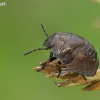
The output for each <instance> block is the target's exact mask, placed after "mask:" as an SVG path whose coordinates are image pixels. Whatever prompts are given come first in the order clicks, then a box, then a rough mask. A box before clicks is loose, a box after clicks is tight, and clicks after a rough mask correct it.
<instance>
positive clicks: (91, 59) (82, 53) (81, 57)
mask: <svg viewBox="0 0 100 100" xmlns="http://www.w3.org/2000/svg"><path fill="white" fill-rule="evenodd" d="M43 45H44V46H46V47H48V48H50V49H51V52H52V53H53V54H54V56H55V57H56V58H58V59H60V60H61V61H62V62H63V63H64V64H65V65H66V66H67V67H68V68H69V70H70V71H73V72H75V73H78V74H80V75H82V76H94V75H95V74H96V71H97V68H98V65H99V61H98V58H97V52H96V51H95V49H94V47H93V46H92V45H91V44H90V43H89V42H88V41H87V40H86V39H84V38H82V37H80V36H78V35H76V34H71V33H66V32H58V33H55V34H53V35H52V36H49V37H48V38H47V39H46V40H45V41H44V44H43Z"/></svg>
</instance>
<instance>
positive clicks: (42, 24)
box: [40, 23, 49, 37]
mask: <svg viewBox="0 0 100 100" xmlns="http://www.w3.org/2000/svg"><path fill="white" fill-rule="evenodd" d="M40 24H41V27H42V29H43V31H44V33H45V35H46V36H47V37H49V36H48V34H47V32H46V30H45V28H44V25H43V24H42V23H40Z"/></svg>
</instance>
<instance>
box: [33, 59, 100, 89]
mask: <svg viewBox="0 0 100 100" xmlns="http://www.w3.org/2000/svg"><path fill="white" fill-rule="evenodd" d="M56 63H57V62H55V61H53V62H47V61H43V62H41V63H40V65H39V66H38V67H36V68H33V69H34V70H36V71H38V70H40V69H41V67H43V66H45V67H44V69H42V70H41V72H42V73H45V74H47V76H46V77H48V78H55V79H61V80H65V82H63V83H58V82H55V84H56V85H57V87H67V86H81V85H86V86H85V87H84V88H83V89H81V90H80V91H93V90H100V69H98V70H97V73H96V75H95V76H93V77H86V80H84V78H83V77H82V76H81V75H78V74H76V73H74V72H71V71H69V70H68V69H67V67H66V66H65V65H64V64H63V63H61V64H60V67H61V70H62V72H61V74H60V77H59V78H57V75H58V70H57V67H56Z"/></svg>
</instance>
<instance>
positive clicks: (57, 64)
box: [56, 61, 61, 78]
mask: <svg viewBox="0 0 100 100" xmlns="http://www.w3.org/2000/svg"><path fill="white" fill-rule="evenodd" d="M60 64H61V62H60V61H58V62H57V63H56V66H57V69H58V72H59V73H58V75H57V78H59V76H60V74H61V68H60Z"/></svg>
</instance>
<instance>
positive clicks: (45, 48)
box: [24, 48, 49, 56]
mask: <svg viewBox="0 0 100 100" xmlns="http://www.w3.org/2000/svg"><path fill="white" fill-rule="evenodd" d="M48 49H49V48H38V49H34V50H32V51H29V52H27V53H25V54H24V56H25V55H28V54H30V53H32V52H34V51H37V50H48Z"/></svg>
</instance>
